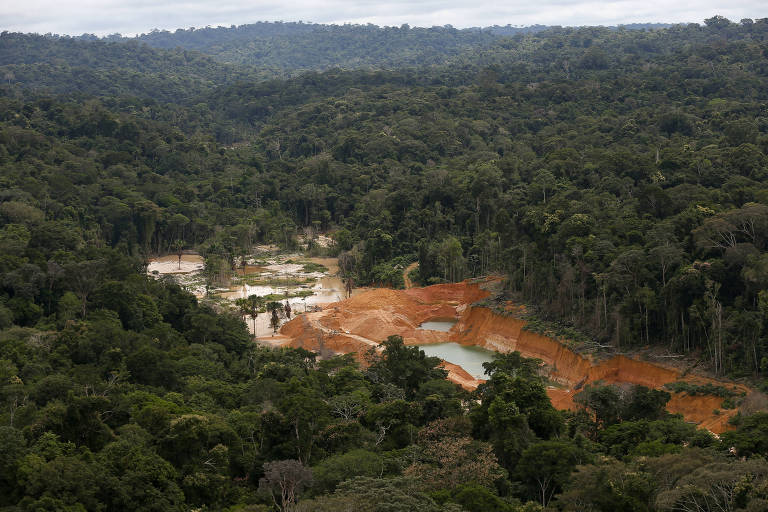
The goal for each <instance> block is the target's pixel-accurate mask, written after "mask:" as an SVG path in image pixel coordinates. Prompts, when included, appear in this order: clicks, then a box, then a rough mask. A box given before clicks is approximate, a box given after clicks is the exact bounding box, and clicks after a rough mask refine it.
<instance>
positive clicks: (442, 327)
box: [419, 320, 456, 332]
mask: <svg viewBox="0 0 768 512" xmlns="http://www.w3.org/2000/svg"><path fill="white" fill-rule="evenodd" d="M454 325H456V320H430V321H429V322H424V323H423V324H421V325H420V326H419V329H426V330H428V331H442V332H448V331H450V330H451V327H453V326H454Z"/></svg>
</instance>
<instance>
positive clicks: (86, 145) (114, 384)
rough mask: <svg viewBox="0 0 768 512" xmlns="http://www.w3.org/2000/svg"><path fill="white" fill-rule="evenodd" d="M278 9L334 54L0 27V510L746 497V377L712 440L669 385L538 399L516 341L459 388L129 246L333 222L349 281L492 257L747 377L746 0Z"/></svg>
mask: <svg viewBox="0 0 768 512" xmlns="http://www.w3.org/2000/svg"><path fill="white" fill-rule="evenodd" d="M261 28H262V29H263V30H265V31H268V30H273V29H274V30H278V29H280V28H281V27H278V26H277V25H275V26H269V27H261ZM502 28H503V27H502ZM243 30H246V29H243ZM254 30H255V29H254ZM291 30H293V31H295V32H296V33H297V34H299V35H301V37H302V38H303V39H301V41H304V43H302V44H298V43H296V44H295V45H294V46H291V45H289V44H288V43H287V42H285V41H295V40H296V38H295V37H294V39H285V40H281V41H283V42H282V43H281V44H284V45H286V46H285V48H287V49H290V51H291V52H295V53H291V54H290V55H298V54H300V55H302V56H303V57H305V58H306V59H308V60H307V61H306V62H307V63H310V62H315V63H320V65H319V66H318V68H320V69H325V68H331V67H335V66H337V63H339V62H341V64H338V67H339V68H345V69H327V70H325V71H309V72H304V73H300V74H296V72H297V71H300V70H302V69H305V68H309V67H311V66H309V65H307V66H305V64H304V63H303V61H301V60H296V62H297V65H296V66H295V67H294V68H292V69H290V70H287V68H286V67H285V66H284V64H285V61H286V60H290V58H289V57H287V55H289V53H280V52H277V50H272V53H271V55H272V57H274V58H273V61H272V62H266V61H265V62H261V61H257V60H249V59H251V57H249V56H248V55H245V54H244V55H242V56H240V57H238V58H235V57H226V55H227V52H235V51H236V50H237V48H238V45H237V40H236V39H233V40H230V42H229V43H228V44H229V45H230V46H222V47H220V48H216V49H215V51H213V50H211V48H212V47H213V45H214V44H216V42H215V38H214V37H213V36H211V37H212V39H213V42H211V41H209V42H205V34H208V33H209V32H215V29H211V30H210V31H208V30H207V29H206V30H205V31H198V30H195V31H192V32H193V33H190V34H186V36H188V41H187V42H188V44H189V45H190V46H194V45H197V47H192V48H190V49H180V48H176V49H164V48H151V47H149V46H147V45H143V44H139V43H136V42H127V43H126V42H122V41H121V40H120V38H117V37H115V38H113V39H115V40H114V41H90V40H87V38H80V39H75V38H60V37H47V36H31V35H22V34H9V33H7V32H5V33H3V34H2V35H0V72H1V73H0V74H1V75H2V78H3V85H2V87H1V88H0V246H2V251H0V329H2V330H0V386H2V387H0V398H1V399H2V404H3V405H2V409H0V411H1V412H0V424H2V426H0V507H3V508H2V510H8V511H22V510H23V511H27V510H30V511H32V510H34V511H38V510H51V511H53V510H67V511H82V510H87V511H91V510H95V511H98V510H191V509H205V510H232V511H234V510H253V511H262V510H285V511H287V510H314V511H318V510H319V511H322V510H329V511H331V510H371V511H384V510H387V511H390V510H403V511H406V510H420V511H421V510H425V511H430V510H435V511H438V510H442V511H456V512H458V511H460V510H465V511H468V512H475V511H478V512H479V511H493V510H497V511H522V510H525V511H534V510H543V509H546V510H600V511H612V510H637V511H643V510H670V511H671V510H752V511H757V510H765V508H766V507H768V465H766V462H765V459H764V458H763V457H765V456H768V437H766V425H768V413H764V412H755V409H758V408H759V406H754V407H751V408H750V407H747V405H748V404H746V403H745V404H744V407H743V412H744V414H742V415H740V416H738V419H737V425H734V430H733V431H730V432H727V433H725V434H723V435H722V436H720V438H719V439H718V438H715V437H713V436H712V435H711V434H710V433H708V432H706V431H703V430H697V429H696V428H695V426H693V425H690V424H687V423H685V422H684V421H683V420H682V418H680V417H677V416H672V415H669V414H668V413H666V412H665V411H664V405H665V404H666V403H667V401H668V400H669V399H670V395H669V393H667V392H666V391H663V390H650V389H646V388H643V387H634V388H632V387H616V386H600V385H597V386H589V387H587V388H586V389H584V390H583V391H582V393H581V394H580V395H578V396H579V399H578V400H579V402H580V403H581V404H582V405H583V406H584V410H583V411H580V412H578V413H573V412H563V411H557V410H555V409H554V408H553V407H552V405H551V404H550V402H549V399H548V398H547V395H546V386H547V385H550V384H551V383H549V382H547V381H546V379H544V378H543V377H542V376H541V372H540V370H539V362H538V361H536V360H530V359H525V358H522V357H520V355H519V354H517V353H512V354H507V355H504V356H501V357H500V358H499V359H497V360H496V361H495V362H493V363H489V364H488V365H487V375H488V382H487V383H485V384H483V385H481V386H480V388H479V389H478V390H477V391H475V392H473V393H471V394H470V393H469V392H466V391H464V390H462V389H461V388H458V387H457V386H455V385H453V384H451V383H450V382H448V381H446V380H445V379H444V377H445V372H444V370H442V369H440V368H439V367H438V363H439V360H437V359H436V358H430V357H426V356H425V355H424V354H423V352H420V351H419V350H418V349H417V348H413V347H406V346H404V345H403V343H402V340H401V339H400V338H399V337H397V336H393V337H390V338H389V339H388V340H386V342H385V343H384V351H383V352H382V353H380V354H377V353H370V354H367V355H366V356H365V358H364V360H365V364H364V365H360V364H359V363H358V362H356V360H355V359H354V358H353V357H352V356H351V355H344V356H335V357H327V355H326V354H322V355H321V356H318V355H317V354H314V353H311V352H308V351H305V350H302V349H279V350H276V349H269V348H265V347H261V346H258V345H255V344H254V343H253V342H252V341H251V339H250V335H249V333H248V331H247V329H246V326H245V324H244V322H243V321H242V320H241V318H240V316H239V315H238V314H237V313H236V312H230V311H227V310H226V309H225V308H222V307H221V306H220V305H216V304H212V303H211V302H209V301H207V300H205V299H202V300H198V299H196V298H195V297H194V296H192V295H191V294H189V293H188V292H186V291H184V290H183V289H181V288H180V287H179V286H178V285H176V284H174V283H173V282H171V281H167V280H163V279H161V280H155V279H153V278H150V277H148V276H146V275H145V274H146V272H145V268H146V267H145V265H146V261H147V259H148V258H150V257H152V256H155V255H159V254H165V253H168V252H170V251H175V250H178V249H180V248H186V249H195V250H197V251H200V252H201V253H202V254H203V255H204V256H205V257H206V263H207V264H208V265H209V266H211V265H218V267H217V268H220V269H222V271H223V272H226V271H230V269H232V268H234V267H235V266H236V264H237V263H238V262H239V261H240V259H241V258H242V257H243V256H245V255H247V254H249V253H250V252H251V251H252V250H253V246H255V245H257V244H260V243H274V244H278V245H280V246H282V247H283V248H285V249H291V250H293V249H296V235H297V234H299V233H302V234H307V235H309V236H310V238H311V235H312V234H314V233H317V232H324V233H328V234H329V235H330V236H331V237H332V238H333V239H334V240H335V245H334V246H333V247H332V248H330V249H329V250H330V251H331V254H333V255H338V256H339V261H340V263H341V269H342V272H343V273H344V274H345V277H346V278H351V279H353V280H354V281H355V282H356V283H358V284H368V283H377V284H387V285H390V286H394V287H398V286H402V269H403V268H404V267H405V266H406V265H407V264H408V263H410V262H414V261H416V262H418V263H419V266H418V271H417V272H416V273H415V274H414V275H413V278H414V279H415V280H416V281H417V282H420V283H421V284H432V283H440V282H450V281H459V280H462V279H464V278H468V277H474V276H484V275H488V274H491V273H496V274H499V275H501V276H503V278H504V280H505V281H504V282H505V289H504V296H503V297H501V298H502V299H509V300H513V301H516V302H519V303H526V304H527V305H528V309H529V311H531V314H530V316H529V318H528V320H529V325H530V328H532V329H540V330H542V331H546V332H549V333H551V334H553V335H557V336H560V337H562V338H566V339H570V340H572V341H573V342H574V343H576V344H577V345H578V344H579V343H581V344H582V345H584V346H590V347H591V346H596V345H600V346H602V347H604V350H607V351H609V352H626V351H630V352H631V351H632V350H635V349H637V348H639V347H645V346H656V347H663V348H665V349H667V350H669V351H670V353H673V354H675V353H678V354H688V355H692V356H693V357H694V358H698V359H699V360H700V362H701V363H700V364H701V366H702V367H703V369H704V370H706V371H708V372H710V373H712V374H714V375H717V376H720V377H728V378H742V379H746V382H748V383H749V384H750V385H752V386H754V387H756V388H759V389H762V388H764V387H765V385H766V381H765V377H764V375H763V373H764V371H765V369H766V366H767V365H768V291H767V289H768V238H766V234H767V233H768V184H767V183H766V180H768V160H767V159H766V151H767V150H768V103H766V101H767V100H766V95H765V91H766V90H768V83H767V82H768V58H767V57H766V52H767V51H768V20H755V21H753V20H741V21H740V22H739V23H733V22H730V21H728V20H726V19H724V18H721V17H714V18H711V19H708V20H706V22H705V23H704V24H703V25H696V24H692V25H687V26H682V25H678V26H673V27H669V28H664V29H658V30H628V29H621V28H619V29H608V28H599V27H584V28H560V27H554V28H544V27H538V28H537V29H536V30H535V31H527V32H524V33H519V34H511V37H507V36H509V35H510V34H505V33H503V31H502V30H500V29H499V28H497V30H496V31H495V32H494V30H485V29H484V30H475V31H456V30H455V29H451V28H440V29H434V30H432V29H410V28H408V27H401V28H400V29H394V28H393V29H378V28H375V29H374V28H371V27H346V28H344V30H342V28H340V27H335V28H334V27H328V28H321V27H318V26H307V27H298V28H296V27H291ZM366 30H368V31H371V32H374V35H375V37H374V38H373V39H370V38H368V39H365V43H364V44H363V43H361V45H360V47H352V48H350V49H349V52H348V53H344V52H342V53H339V52H338V48H336V47H332V48H330V50H328V51H327V52H325V53H323V47H322V45H321V44H320V43H321V42H323V41H327V40H328V39H327V38H328V37H330V36H329V34H330V35H333V34H335V33H337V32H339V31H341V32H343V35H344V37H352V36H353V35H354V34H362V35H366ZM397 31H399V32H397ZM197 32H203V36H201V35H200V34H196V33H197ZM396 32H397V33H396ZM318 33H319V34H320V35H318ZM252 35H253V34H251V36H252ZM362 35H361V37H362ZM150 36H151V37H154V38H155V45H156V46H164V45H165V46H170V45H171V44H175V43H174V39H173V38H171V37H170V35H169V34H167V33H165V34H164V33H159V34H157V33H156V34H154V35H153V34H150V35H148V36H147V37H146V38H144V39H148V38H150ZM182 36H185V34H179V35H178V38H182ZM367 36H370V34H367ZM367 36H366V37H367ZM249 37H250V36H249ZM296 37H298V36H296ZM376 37H381V38H383V39H382V40H386V41H392V45H393V46H392V48H388V49H386V51H384V50H382V52H383V53H382V54H380V55H376V54H371V53H369V52H366V51H365V49H366V48H368V46H367V45H368V44H369V43H370V41H372V40H373V41H376V39H375V38H376ZM195 38H198V39H195ZM446 38H453V39H454V40H455V41H454V42H455V44H454V45H452V46H451V45H447V46H446V45H444V44H443V42H444V41H445V39H446ZM140 40H142V38H140ZM178 40H183V38H182V39H178ZM332 40H333V41H336V42H338V41H339V39H338V38H337V39H332ZM342 40H343V38H342ZM276 41H277V40H276ZM435 41H439V42H440V44H441V45H442V46H441V47H440V52H438V53H439V55H437V56H436V54H435V51H436V50H435V47H436V43H435ZM291 44H293V43H291ZM438 46H439V45H438ZM400 47H404V48H406V47H407V48H408V50H409V51H408V52H407V53H406V54H405V55H403V56H402V58H401V59H395V60H392V59H390V57H391V55H393V54H396V53H397V49H398V48H400ZM281 48H282V47H281ZM307 48H311V49H312V51H309V50H307ZM393 48H394V49H393ZM281 51H282V50H281ZM286 51H287V50H286ZM206 52H207V53H211V55H213V56H214V57H215V59H218V60H215V59H214V58H213V57H211V56H209V55H206V54H205V53H206ZM313 52H321V53H322V56H323V59H325V60H320V61H319V60H318V56H317V55H316V54H315V53H313ZM355 52H357V54H355ZM441 52H442V53H441ZM362 54H365V55H370V60H368V61H361V60H360V57H359V55H362ZM222 55H223V56H224V57H222ZM249 55H250V54H249ZM272 57H270V58H272ZM220 60H225V61H229V62H231V63H232V64H222V63H221V62H219V61H220ZM260 62H261V63H260ZM293 74H295V76H292V77H291V78H288V79H280V78H275V77H280V76H285V75H293ZM314 250H315V251H317V250H318V249H314ZM393 334H396V333H393ZM381 341H384V340H381ZM715 391H717V390H715ZM709 392H712V390H709ZM723 398H724V402H723V403H724V407H726V406H727V407H732V406H734V402H735V401H737V400H738V399H740V397H732V396H730V395H727V396H723ZM758 405H759V404H758Z"/></svg>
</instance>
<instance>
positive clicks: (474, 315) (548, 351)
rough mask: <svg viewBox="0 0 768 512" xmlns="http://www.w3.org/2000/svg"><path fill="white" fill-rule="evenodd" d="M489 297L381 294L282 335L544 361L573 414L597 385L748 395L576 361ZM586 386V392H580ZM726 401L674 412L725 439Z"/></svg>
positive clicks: (627, 364) (311, 343)
mask: <svg viewBox="0 0 768 512" xmlns="http://www.w3.org/2000/svg"><path fill="white" fill-rule="evenodd" d="M486 296H488V292H487V291H485V290H483V289H482V288H481V287H480V286H479V285H477V284H469V283H467V282H464V283H457V284H447V285H436V286H430V287H426V288H411V289H408V290H391V289H384V288H377V289H372V290H368V291H365V292H363V293H361V294H359V295H356V296H353V297H352V298H350V299H347V300H344V301H341V302H337V303H334V304H329V305H327V306H326V307H325V308H324V309H323V311H320V312H316V313H309V314H306V315H301V316H300V317H298V318H296V319H294V320H292V321H291V322H289V323H287V324H286V325H284V326H283V328H282V329H281V335H282V336H281V338H283V339H284V344H289V345H291V346H294V347H304V348H308V349H313V350H317V349H318V348H321V345H322V348H324V349H329V350H333V351H335V352H339V353H349V352H356V353H358V354H362V353H363V352H365V351H366V350H369V349H370V348H371V347H376V346H377V345H378V343H380V342H381V341H382V340H384V339H386V338H387V336H389V335H392V334H399V335H401V336H402V337H403V339H404V340H405V342H406V344H410V345H415V344H426V343H439V342H444V341H456V342H458V343H462V344H465V345H478V346H481V347H483V348H487V349H491V350H497V351H500V352H509V351H513V350H517V351H519V352H520V353H521V354H523V355H524V356H527V357H536V358H539V359H541V360H542V361H543V362H544V363H545V364H546V365H547V366H548V370H549V377H550V379H551V380H552V381H554V382H555V383H557V384H558V385H559V386H561V388H555V387H553V388H551V389H550V390H549V394H550V398H551V399H552V402H553V404H554V405H555V406H556V407H558V408H561V409H573V408H575V407H576V405H575V404H574V402H573V396H574V395H575V394H576V393H578V390H576V389H574V387H579V388H580V387H581V386H583V385H585V384H587V383H590V382H596V381H603V382H607V383H617V384H621V383H629V384H639V385H643V386H648V387H652V388H661V387H662V386H663V385H664V384H667V383H671V382H675V381H678V380H685V381H688V382H695V383H697V384H704V383H707V382H712V383H715V384H717V385H726V386H727V387H728V388H733V389H735V390H736V391H737V392H742V391H743V392H749V390H748V389H747V388H746V387H744V386H741V385H735V384H727V383H722V382H719V381H714V380H712V379H708V378H705V377H700V376H695V375H692V374H689V375H686V376H683V375H682V374H681V372H680V371H679V370H677V369H674V368H668V367H665V366H662V365H659V364H653V363H650V362H646V361H638V360H635V359H630V358H627V357H624V356H615V357H612V358H610V359H607V360H604V361H599V362H597V361H594V360H592V359H591V358H589V357H585V356H582V355H580V354H577V353H575V352H573V351H571V350H570V349H568V348H567V347H565V346H564V345H563V344H561V343H560V342H558V341H556V340H554V339H552V338H548V337H546V336H542V335H539V334H536V333H533V332H530V331H526V330H524V329H523V327H524V325H525V322H524V321H523V320H520V319H516V318H513V317H509V316H501V315H498V314H495V313H494V312H492V311H491V310H490V309H487V308H483V307H472V306H471V304H472V303H474V302H476V301H478V300H480V299H482V298H485V297H486ZM436 318H456V319H457V320H458V322H457V324H456V325H455V326H454V327H453V328H452V329H451V330H450V331H449V332H438V331H428V330H422V329H418V326H419V325H420V324H421V323H422V322H425V321H427V320H431V319H436ZM445 366H446V368H447V369H448V370H449V377H448V378H449V379H450V380H452V381H453V382H456V383H457V384H460V385H461V386H463V387H464V388H467V389H474V388H475V387H477V386H478V385H479V384H480V382H482V381H479V380H476V379H474V378H472V377H471V376H470V375H469V374H468V373H467V372H466V371H464V370H463V369H462V368H461V367H458V366H456V365H452V364H450V363H446V365H445ZM577 384H581V386H577ZM722 401H723V399H722V398H718V397H713V396H689V395H687V394H686V393H672V399H671V400H670V402H669V404H668V409H669V410H670V411H671V412H673V413H681V414H683V416H684V417H685V419H686V420H688V421H692V422H695V423H697V424H699V425H700V426H702V427H704V428H708V429H709V430H711V431H713V432H715V433H719V432H723V431H724V430H726V429H727V421H728V419H729V418H731V417H732V416H733V415H735V414H736V410H735V409H734V410H722V411H721V413H720V414H715V413H714V412H713V411H714V410H715V409H721V404H722Z"/></svg>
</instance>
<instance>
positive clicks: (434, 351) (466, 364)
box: [418, 329, 496, 379]
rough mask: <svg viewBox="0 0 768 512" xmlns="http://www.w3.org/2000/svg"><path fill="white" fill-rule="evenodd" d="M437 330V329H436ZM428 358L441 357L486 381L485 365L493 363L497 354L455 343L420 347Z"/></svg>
mask: <svg viewBox="0 0 768 512" xmlns="http://www.w3.org/2000/svg"><path fill="white" fill-rule="evenodd" d="M435 330H437V329H435ZM418 347H419V348H420V349H421V350H423V351H424V353H425V354H427V355H428V356H433V357H439V358H440V359H443V360H445V361H448V362H449V363H453V364H457V365H459V366H461V367H462V368H464V369H465V370H466V371H467V373H469V374H470V375H472V376H473V377H474V378H476V379H484V378H486V375H485V374H484V372H485V369H484V368H483V363H486V362H489V361H493V359H494V356H495V355H496V352H493V351H491V350H486V349H484V348H480V347H473V346H466V345H460V344H458V343H455V342H447V343H433V344H430V345H419V346H418Z"/></svg>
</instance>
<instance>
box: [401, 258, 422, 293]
mask: <svg viewBox="0 0 768 512" xmlns="http://www.w3.org/2000/svg"><path fill="white" fill-rule="evenodd" d="M418 266H419V263H418V262H413V263H411V264H410V265H408V266H407V267H405V270H403V282H404V283H405V288H406V289H408V288H413V281H411V278H410V277H408V274H410V273H411V271H412V270H413V269H415V268H416V267H418Z"/></svg>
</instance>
